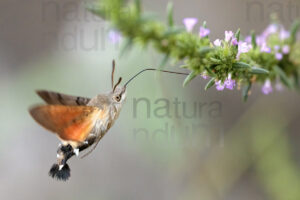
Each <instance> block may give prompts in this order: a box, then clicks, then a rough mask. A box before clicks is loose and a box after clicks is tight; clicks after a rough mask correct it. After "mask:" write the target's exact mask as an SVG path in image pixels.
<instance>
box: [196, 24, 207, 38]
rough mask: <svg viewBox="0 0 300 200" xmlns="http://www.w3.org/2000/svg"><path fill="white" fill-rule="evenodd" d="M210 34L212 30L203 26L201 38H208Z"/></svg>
mask: <svg viewBox="0 0 300 200" xmlns="http://www.w3.org/2000/svg"><path fill="white" fill-rule="evenodd" d="M209 34H210V30H209V29H208V28H205V27H203V26H201V27H200V31H199V36H200V37H201V38H202V37H206V36H208V35H209Z"/></svg>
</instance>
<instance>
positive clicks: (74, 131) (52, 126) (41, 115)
mask: <svg viewBox="0 0 300 200" xmlns="http://www.w3.org/2000/svg"><path fill="white" fill-rule="evenodd" d="M29 112H30V114H31V116H32V117H33V118H34V119H35V120H36V121H37V122H38V123H39V124H40V125H41V126H43V127H44V128H46V129H48V130H50V131H52V132H54V133H56V134H57V135H58V136H59V137H60V138H61V139H63V140H66V141H76V142H83V141H84V140H85V139H86V138H87V136H88V135H89V133H90V131H91V130H92V129H93V127H94V125H95V123H96V120H97V119H98V118H99V116H101V114H102V113H103V111H102V110H100V109H99V108H97V107H92V106H63V105H41V106H35V107H33V108H31V109H30V110H29Z"/></svg>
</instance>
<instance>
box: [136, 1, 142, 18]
mask: <svg viewBox="0 0 300 200" xmlns="http://www.w3.org/2000/svg"><path fill="white" fill-rule="evenodd" d="M135 8H136V12H137V14H138V16H140V14H141V1H140V0H135Z"/></svg>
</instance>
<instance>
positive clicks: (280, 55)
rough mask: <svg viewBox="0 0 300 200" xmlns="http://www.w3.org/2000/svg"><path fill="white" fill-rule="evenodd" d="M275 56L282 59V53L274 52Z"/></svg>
mask: <svg viewBox="0 0 300 200" xmlns="http://www.w3.org/2000/svg"><path fill="white" fill-rule="evenodd" d="M275 58H276V59H277V60H282V58H283V55H282V53H276V54H275Z"/></svg>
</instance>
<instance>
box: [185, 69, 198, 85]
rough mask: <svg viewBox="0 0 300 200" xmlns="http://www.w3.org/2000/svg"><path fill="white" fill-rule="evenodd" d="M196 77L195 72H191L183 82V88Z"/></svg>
mask: <svg viewBox="0 0 300 200" xmlns="http://www.w3.org/2000/svg"><path fill="white" fill-rule="evenodd" d="M197 75H198V73H197V72H195V71H192V72H191V73H190V74H189V75H188V76H187V77H186V78H185V80H184V82H183V87H185V86H186V85H187V84H188V83H189V82H191V80H193V79H194V78H195V77H196V76H197Z"/></svg>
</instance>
